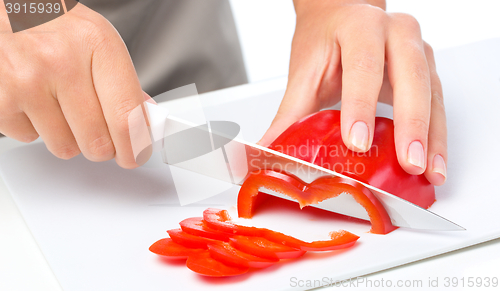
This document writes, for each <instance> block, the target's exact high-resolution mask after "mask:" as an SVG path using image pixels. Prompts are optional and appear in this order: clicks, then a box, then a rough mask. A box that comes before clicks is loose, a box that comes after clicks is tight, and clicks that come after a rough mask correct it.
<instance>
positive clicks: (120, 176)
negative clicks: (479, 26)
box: [0, 39, 500, 291]
mask: <svg viewBox="0 0 500 291" xmlns="http://www.w3.org/2000/svg"><path fill="white" fill-rule="evenodd" d="M499 51H500V39H495V40H490V41H485V42H481V43H476V44H472V45H468V46H464V47H460V48H455V49H451V50H446V51H442V52H440V53H438V54H437V63H438V69H439V72H440V77H441V80H442V83H443V87H444V91H445V96H446V110H447V114H448V129H449V161H450V162H449V168H448V173H449V180H448V182H447V183H446V185H445V186H443V187H438V188H437V189H436V190H437V202H436V203H435V204H434V205H433V206H432V208H431V210H432V211H434V212H436V213H438V214H440V215H442V216H444V217H446V218H448V219H450V220H452V221H454V222H456V223H458V224H460V225H462V226H463V227H465V228H467V231H463V232H425V231H412V230H406V229H398V230H396V231H394V232H392V233H390V234H388V235H385V236H383V235H373V234H369V233H367V231H368V230H369V228H370V226H369V224H367V223H363V222H359V221H352V220H347V219H344V218H342V217H338V216H336V215H325V213H323V212H320V211H311V210H305V211H302V212H300V211H298V210H297V208H296V205H294V204H292V203H288V202H282V203H279V205H277V204H278V203H276V205H274V206H273V205H269V204H268V205H266V206H264V207H263V208H262V210H261V211H260V212H259V213H258V215H256V217H255V218H254V219H253V220H252V221H251V222H252V223H254V224H255V225H258V226H265V227H269V228H272V229H276V230H281V231H283V232H286V233H289V234H292V235H296V236H298V237H299V238H302V239H305V240H313V239H325V238H326V237H327V234H328V232H330V231H332V230H336V229H339V228H345V229H347V230H349V231H352V232H354V233H356V234H358V235H360V236H361V238H360V240H359V243H358V244H357V245H356V246H355V247H354V248H352V249H350V250H347V251H339V252H332V253H321V254H320V253H308V254H306V255H305V256H304V257H302V258H300V259H298V260H295V261H291V262H287V263H280V264H277V265H275V266H273V267H270V268H268V269H266V270H262V271H258V272H252V273H249V274H247V275H242V276H239V277H234V278H228V279H210V278H205V277H202V276H198V275H197V274H195V273H192V272H191V271H189V270H188V269H187V268H186V267H185V266H184V265H183V264H182V263H168V262H165V261H163V260H161V259H159V258H158V257H157V256H156V255H154V254H152V253H150V252H149V251H148V247H149V245H151V244H152V243H153V242H155V241H156V240H158V239H160V238H163V237H166V233H165V231H166V230H168V229H171V228H176V227H178V225H177V223H178V222H179V221H181V220H182V219H184V218H187V217H192V216H201V214H202V211H203V210H204V209H205V208H207V207H223V208H225V209H228V210H230V212H231V214H232V215H233V217H235V205H236V193H237V190H238V189H236V188H234V189H231V190H229V191H227V192H226V193H223V194H221V195H219V196H216V197H213V198H211V199H209V200H206V201H203V202H201V203H199V204H194V205H190V206H187V207H180V206H178V200H177V197H176V196H175V192H174V188H173V187H174V186H173V183H172V180H171V179H170V176H169V169H168V168H167V167H164V168H162V169H157V168H156V169H155V168H140V169H136V170H132V171H127V170H123V169H120V168H119V167H117V166H116V165H115V163H114V161H110V162H105V163H92V162H88V161H86V160H84V159H83V158H82V157H81V156H80V157H77V158H75V159H72V160H70V161H62V160H58V159H57V158H54V157H52V156H51V155H50V154H49V153H48V151H47V150H46V149H45V148H44V145H43V144H34V145H28V146H25V147H21V148H17V149H14V150H12V151H10V152H8V153H6V154H4V155H2V156H1V157H0V173H1V175H2V178H3V179H4V181H5V183H6V184H7V186H8V188H9V191H10V193H11V195H12V197H13V198H14V200H15V201H16V203H17V205H18V207H19V209H20V211H21V213H22V214H23V216H24V218H25V220H26V223H27V225H28V226H29V228H30V230H31V231H32V233H33V236H34V237H35V239H36V241H37V242H38V244H39V246H40V248H41V250H42V252H43V253H44V255H45V256H46V258H47V261H48V262H49V264H50V266H51V268H52V270H53V271H54V273H55V275H56V277H57V278H58V280H59V282H60V283H61V285H62V287H63V289H64V290H69V291H72V290H181V289H182V290H200V289H201V288H203V289H204V290H256V289H257V288H260V289H262V290H280V289H292V290H300V289H301V288H293V287H292V286H291V283H292V282H293V280H295V279H293V278H298V279H300V280H319V281H321V282H325V281H323V280H324V279H325V278H328V280H341V279H346V278H350V277H356V276H361V275H364V274H368V273H372V272H375V271H379V270H383V269H387V268H390V267H394V266H398V265H401V264H405V263H408V262H412V261H416V260H419V259H423V258H427V257H430V256H434V255H438V254H441V253H444V252H448V251H452V250H455V249H459V248H462V247H466V246H469V245H473V244H477V243H480V242H483V241H487V240H490V239H493V238H497V237H500V213H499V212H498V208H499V207H500V195H499V194H500V193H498V192H499V190H498V187H497V186H496V182H497V181H498V176H499V174H500V171H499V170H498V164H500V152H499V151H498V150H496V148H497V147H498V145H499V144H500V134H499V128H500V114H498V110H499V109H500V99H499V97H500V55H499V54H498V52H499ZM276 86H281V90H278V91H276V90H275V89H272V88H276ZM271 89H272V90H271ZM283 89H284V83H283V80H277V81H270V82H268V83H267V84H260V85H259V84H257V85H247V86H243V87H239V88H235V89H228V90H224V91H223V92H222V93H210V94H214V96H215V95H216V94H219V97H220V96H222V97H223V98H222V99H224V98H226V99H228V98H227V97H228V96H231V95H233V96H239V95H237V94H239V93H241V92H243V91H242V90H244V91H245V92H246V93H245V94H246V95H245V94H243V95H245V96H248V97H246V98H239V99H238V100H237V101H234V102H219V104H218V105H216V107H214V108H212V110H208V111H207V112H209V113H208V115H209V118H210V119H214V118H217V119H227V120H232V121H236V122H238V123H239V124H240V125H241V126H242V128H243V133H244V135H245V137H246V138H247V139H248V140H251V141H256V140H257V139H258V138H259V136H260V135H261V134H262V133H263V131H264V130H265V129H266V127H267V126H268V125H269V122H270V121H271V120H272V117H273V113H274V112H275V110H276V108H277V106H278V104H279V100H280V98H281V97H282V94H283ZM249 92H250V93H249ZM235 94H236V95H235ZM219 99H220V98H219ZM263 104H266V106H264V105H263ZM264 107H265V110H262V108H264ZM215 109H217V110H215ZM207 187H210V186H209V185H208V186H207ZM275 201H277V200H275ZM247 223H248V221H247ZM328 282H329V281H328ZM302 289H303V288H302Z"/></svg>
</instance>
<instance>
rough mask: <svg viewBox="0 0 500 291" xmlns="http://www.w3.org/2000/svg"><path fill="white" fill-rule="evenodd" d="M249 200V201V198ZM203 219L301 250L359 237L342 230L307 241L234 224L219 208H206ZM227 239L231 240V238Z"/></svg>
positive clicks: (349, 243)
mask: <svg viewBox="0 0 500 291" xmlns="http://www.w3.org/2000/svg"><path fill="white" fill-rule="evenodd" d="M251 194H252V193H251ZM240 196H241V191H240ZM249 200H250V201H251V198H250V199H249ZM239 206H240V201H238V207H239ZM249 206H250V207H251V206H252V205H251V204H250V205H249ZM203 219H204V220H205V221H206V223H207V224H208V225H209V226H211V227H212V226H214V227H219V229H220V230H221V231H226V232H229V233H233V234H240V235H245V236H252V237H262V238H266V239H268V240H270V241H273V242H276V243H280V244H283V245H288V246H291V247H294V248H297V249H299V248H300V249H302V250H310V251H327V250H337V249H341V248H347V247H350V246H352V245H353V244H354V243H355V242H356V241H357V240H358V238H359V236H357V235H354V234H352V233H350V232H347V231H342V235H339V236H336V237H332V240H328V241H314V242H310V243H308V242H304V241H301V240H299V239H296V238H294V237H291V236H288V235H285V234H283V233H280V232H277V231H273V230H269V229H266V228H257V227H250V226H242V225H238V224H234V223H232V222H230V219H231V217H230V216H229V214H228V212H227V211H226V210H220V209H215V208H208V209H206V210H205V211H204V212H203ZM229 240H230V241H231V242H232V240H231V238H230V239H229ZM242 250H243V249H242ZM243 251H245V250H243ZM252 254H254V255H255V253H252Z"/></svg>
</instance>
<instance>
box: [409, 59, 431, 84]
mask: <svg viewBox="0 0 500 291" xmlns="http://www.w3.org/2000/svg"><path fill="white" fill-rule="evenodd" d="M408 75H409V76H411V78H412V79H413V80H416V81H419V82H420V83H421V84H423V85H425V86H427V87H429V86H430V84H429V83H430V75H429V67H428V66H427V64H418V63H414V64H412V65H410V66H409V67H408Z"/></svg>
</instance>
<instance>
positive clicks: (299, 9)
mask: <svg viewBox="0 0 500 291" xmlns="http://www.w3.org/2000/svg"><path fill="white" fill-rule="evenodd" d="M353 4H368V5H372V6H376V7H379V8H380V9H382V10H384V11H385V9H386V1H385V0H313V1H311V0H293V5H294V7H295V12H296V14H297V16H298V15H299V14H302V13H303V12H305V11H308V10H317V9H323V8H324V7H325V6H330V7H338V6H345V5H353Z"/></svg>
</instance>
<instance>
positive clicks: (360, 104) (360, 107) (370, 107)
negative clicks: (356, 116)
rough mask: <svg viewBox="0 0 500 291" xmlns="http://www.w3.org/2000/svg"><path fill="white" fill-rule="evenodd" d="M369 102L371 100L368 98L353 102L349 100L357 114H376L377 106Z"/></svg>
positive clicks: (357, 99) (353, 100)
mask: <svg viewBox="0 0 500 291" xmlns="http://www.w3.org/2000/svg"><path fill="white" fill-rule="evenodd" d="M368 100H369V99H366V98H353V99H352V100H349V102H350V103H351V106H352V108H354V109H355V110H356V112H365V113H367V112H369V113H375V110H376V106H377V105H376V104H375V103H373V102H370V101H368ZM365 115H366V114H365Z"/></svg>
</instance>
